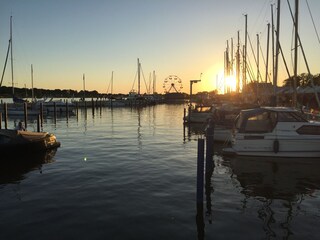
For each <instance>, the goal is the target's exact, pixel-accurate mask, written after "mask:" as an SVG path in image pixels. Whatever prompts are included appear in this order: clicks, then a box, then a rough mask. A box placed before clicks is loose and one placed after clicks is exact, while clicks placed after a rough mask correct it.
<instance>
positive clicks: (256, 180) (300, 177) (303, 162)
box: [227, 158, 320, 239]
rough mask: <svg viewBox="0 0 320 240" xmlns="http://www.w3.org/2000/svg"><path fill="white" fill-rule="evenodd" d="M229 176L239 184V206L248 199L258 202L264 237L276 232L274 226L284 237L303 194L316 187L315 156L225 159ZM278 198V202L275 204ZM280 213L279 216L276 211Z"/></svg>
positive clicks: (317, 162) (318, 180) (319, 162)
mask: <svg viewBox="0 0 320 240" xmlns="http://www.w3.org/2000/svg"><path fill="white" fill-rule="evenodd" d="M227 161H228V162H229V164H230V168H231V169H232V172H233V173H232V177H234V178H236V179H237V180H238V182H239V183H240V185H241V188H242V190H241V193H242V194H243V195H244V197H245V198H244V200H243V206H242V207H243V209H244V210H245V209H247V208H248V206H247V203H248V200H249V199H254V200H255V201H256V202H258V203H260V204H258V206H257V207H258V210H257V214H258V218H259V219H260V220H261V222H262V228H263V230H264V232H265V234H266V237H267V238H268V239H269V238H274V237H278V238H279V237H280V236H277V231H276V228H279V227H280V229H281V230H282V232H283V233H284V236H281V237H282V238H284V239H288V238H289V236H290V235H292V229H290V228H291V222H292V221H293V219H294V218H295V216H297V215H299V212H300V211H301V208H300V205H301V203H302V202H303V200H304V199H305V197H306V196H310V197H312V196H314V195H315V192H316V191H317V190H319V189H320V175H319V167H320V160H319V159H263V158H233V159H227ZM279 202H280V203H281V204H280V205H279ZM280 213H281V214H284V215H285V216H284V217H281V219H280V218H279V215H280Z"/></svg>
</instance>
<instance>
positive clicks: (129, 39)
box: [0, 0, 320, 93]
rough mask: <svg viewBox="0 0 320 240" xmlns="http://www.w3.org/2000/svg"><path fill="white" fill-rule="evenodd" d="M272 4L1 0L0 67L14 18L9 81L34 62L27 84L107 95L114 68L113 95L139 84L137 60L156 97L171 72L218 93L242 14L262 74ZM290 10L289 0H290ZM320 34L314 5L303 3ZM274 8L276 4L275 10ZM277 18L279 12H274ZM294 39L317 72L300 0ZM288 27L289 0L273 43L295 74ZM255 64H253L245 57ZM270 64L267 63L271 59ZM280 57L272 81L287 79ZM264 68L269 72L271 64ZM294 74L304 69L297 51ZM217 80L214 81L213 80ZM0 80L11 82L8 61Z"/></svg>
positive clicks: (318, 57) (261, 0)
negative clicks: (277, 40) (278, 45)
mask: <svg viewBox="0 0 320 240" xmlns="http://www.w3.org/2000/svg"><path fill="white" fill-rule="evenodd" d="M276 2H277V1H275V0H273V1H270V0H241V1H240V0H225V1H222V0H77V1H74V0H28V1H26V0H1V2H0V64H1V65H0V66H1V72H2V69H3V65H4V62H5V56H6V51H7V47H8V40H9V33H10V28H9V26H10V16H11V15H12V17H13V56H14V57H13V59H14V79H15V86H16V87H20V88H22V87H24V86H25V85H26V86H27V87H28V88H30V87H31V73H30V66H31V64H33V68H34V87H36V88H48V89H73V90H82V88H83V84H82V83H83V82H82V76H83V74H85V76H86V89H87V90H97V91H98V92H100V93H105V92H106V91H107V88H108V85H109V83H110V79H111V72H112V71H114V87H113V93H128V92H129V91H130V90H131V89H132V88H134V89H137V84H136V82H137V81H136V82H135V85H133V84H134V80H135V76H136V72H137V58H139V59H140V62H141V66H142V71H143V75H144V78H142V82H141V92H142V93H144V92H145V91H146V87H145V82H146V83H147V84H149V75H150V73H151V72H152V71H155V72H156V83H157V86H156V91H157V92H159V93H163V92H164V89H163V82H164V79H165V78H166V77H168V76H169V75H177V76H178V77H179V78H181V79H182V84H183V91H184V92H187V93H189V81H190V80H191V79H199V78H200V75H201V73H202V77H201V80H202V81H201V82H200V83H197V84H194V85H193V91H194V92H198V91H212V90H215V89H218V90H221V88H222V86H221V85H222V80H221V79H222V76H223V64H224V51H225V48H226V43H227V41H229V44H230V42H231V40H230V39H231V38H233V42H234V49H235V48H236V42H237V31H238V30H239V31H240V38H241V39H240V41H241V46H242V45H243V44H244V23H245V18H244V14H247V15H248V33H249V37H250V40H251V43H252V47H253V49H254V51H256V48H257V47H256V42H257V40H256V38H257V37H256V35H257V34H259V36H260V44H261V48H262V50H263V53H260V67H261V68H260V71H261V72H262V74H263V76H264V75H265V67H264V64H263V60H262V54H263V55H264V57H265V56H266V38H267V23H268V22H270V23H271V7H270V5H271V4H275V5H276ZM290 3H291V5H292V8H293V10H294V1H292V0H290ZM308 3H309V7H310V9H311V13H312V16H313V20H314V22H315V27H316V29H317V31H318V32H320V12H319V10H320V1H319V0H308ZM274 11H276V6H274ZM274 18H275V19H276V15H274ZM299 27H300V36H301V40H302V44H303V47H304V49H305V52H306V56H307V58H308V61H309V65H310V69H311V72H312V73H313V74H316V73H320V64H319V63H320V42H319V40H318V38H317V34H316V31H315V29H314V26H313V23H312V19H311V16H310V14H309V11H308V7H307V4H306V1H305V0H301V1H300V18H299ZM292 33H293V24H292V20H291V16H290V15H289V8H288V4H287V1H284V0H282V1H281V28H280V41H281V44H282V47H283V50H284V53H285V55H286V61H287V62H288V64H289V68H290V71H291V74H292V73H293V71H292V65H293V63H292V59H293V55H292V54H293V52H292V50H291V49H292V48H293V40H292ZM248 53H249V54H250V55H251V57H250V61H251V64H252V65H253V66H252V68H253V69H254V72H256V70H255V69H256V67H255V64H254V60H253V57H252V51H251V47H250V46H248ZM269 64H271V62H270V63H269ZM284 70H285V68H284V65H283V63H282V61H281V60H280V65H279V71H280V72H279V75H280V76H279V83H278V85H281V84H282V80H283V79H284V78H286V77H287V75H286V74H285V72H284ZM270 71H271V69H270ZM298 72H299V73H301V72H306V70H305V65H304V62H303V60H302V55H301V54H300V59H299V70H298ZM217 79H218V81H217ZM3 85H5V86H10V85H11V76H10V64H9V65H8V69H7V71H6V75H5V79H4V81H3Z"/></svg>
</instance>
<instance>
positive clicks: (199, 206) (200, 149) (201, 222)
mask: <svg viewBox="0 0 320 240" xmlns="http://www.w3.org/2000/svg"><path fill="white" fill-rule="evenodd" d="M203 169H204V139H198V158H197V216H196V223H197V229H198V239H204V220H203Z"/></svg>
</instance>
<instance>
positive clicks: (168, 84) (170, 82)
mask: <svg viewBox="0 0 320 240" xmlns="http://www.w3.org/2000/svg"><path fill="white" fill-rule="evenodd" d="M182 88H183V87H182V80H181V79H180V78H179V77H178V76H176V75H169V76H168V77H166V78H165V79H164V81H163V89H164V92H165V93H170V91H172V92H176V93H179V92H180V91H181V89H182Z"/></svg>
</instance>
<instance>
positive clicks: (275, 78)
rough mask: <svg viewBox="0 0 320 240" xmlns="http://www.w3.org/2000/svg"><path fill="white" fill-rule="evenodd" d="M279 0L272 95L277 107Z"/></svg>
mask: <svg viewBox="0 0 320 240" xmlns="http://www.w3.org/2000/svg"><path fill="white" fill-rule="evenodd" d="M279 36H280V0H278V9H277V30H276V60H275V66H274V75H273V94H274V104H275V106H276V105H277V96H276V89H277V82H278V61H279V49H280V42H279V41H280V40H279Z"/></svg>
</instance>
